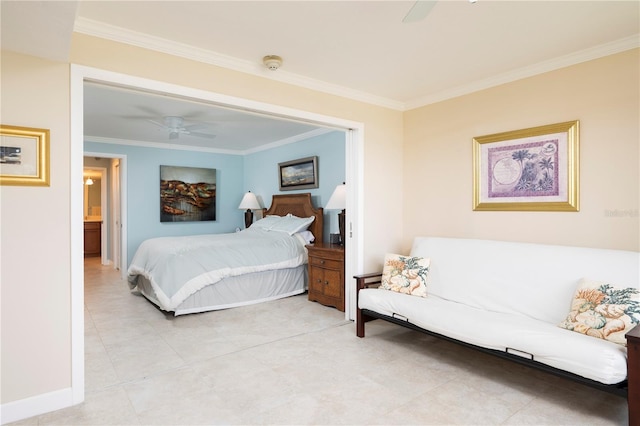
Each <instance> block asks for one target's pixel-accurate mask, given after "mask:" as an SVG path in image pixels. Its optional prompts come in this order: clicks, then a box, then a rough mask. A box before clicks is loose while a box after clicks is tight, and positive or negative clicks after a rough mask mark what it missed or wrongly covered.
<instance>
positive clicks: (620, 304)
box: [559, 279, 640, 345]
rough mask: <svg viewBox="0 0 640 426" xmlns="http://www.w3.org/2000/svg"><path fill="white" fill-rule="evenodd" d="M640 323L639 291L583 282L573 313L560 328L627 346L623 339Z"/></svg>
mask: <svg viewBox="0 0 640 426" xmlns="http://www.w3.org/2000/svg"><path fill="white" fill-rule="evenodd" d="M638 322H640V291H639V290H638V289H637V288H633V287H629V288H620V287H615V286H613V285H611V284H608V283H605V282H596V281H590V280H587V279H582V280H581V281H580V284H579V285H578V288H577V289H576V292H575V294H574V296H573V301H572V303H571V311H570V312H569V315H567V318H566V319H565V320H564V321H562V322H561V323H560V324H559V326H560V327H562V328H566V329H567V330H572V331H575V332H578V333H582V334H586V335H588V336H592V337H597V338H600V339H606V340H609V341H611V342H614V343H618V344H620V345H626V344H627V339H626V338H625V337H624V335H625V334H626V333H627V332H628V331H629V330H631V329H632V328H633V327H634V326H635V325H636V324H638Z"/></svg>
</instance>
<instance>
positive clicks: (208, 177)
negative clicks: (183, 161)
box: [160, 166, 216, 222]
mask: <svg viewBox="0 0 640 426" xmlns="http://www.w3.org/2000/svg"><path fill="white" fill-rule="evenodd" d="M212 220H216V169H206V168H198V167H176V166H160V222H192V221H212Z"/></svg>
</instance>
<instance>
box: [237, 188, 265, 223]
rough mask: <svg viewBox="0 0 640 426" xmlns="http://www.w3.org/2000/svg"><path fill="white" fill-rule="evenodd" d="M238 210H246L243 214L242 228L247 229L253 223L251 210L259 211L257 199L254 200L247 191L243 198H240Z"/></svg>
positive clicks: (253, 195) (254, 196)
mask: <svg viewBox="0 0 640 426" xmlns="http://www.w3.org/2000/svg"><path fill="white" fill-rule="evenodd" d="M238 208H239V209H240V210H244V209H247V211H246V212H244V226H245V228H248V227H250V226H251V224H252V223H253V211H252V210H254V209H259V208H260V203H258V198H256V195H255V194H254V193H252V192H251V191H248V192H247V193H246V194H244V197H242V201H240V205H239V206H238Z"/></svg>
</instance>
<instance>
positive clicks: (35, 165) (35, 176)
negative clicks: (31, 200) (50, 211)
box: [0, 124, 49, 186]
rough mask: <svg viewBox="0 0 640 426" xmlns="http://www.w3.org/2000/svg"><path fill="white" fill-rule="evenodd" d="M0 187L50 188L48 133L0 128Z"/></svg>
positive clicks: (26, 129)
mask: <svg viewBox="0 0 640 426" xmlns="http://www.w3.org/2000/svg"><path fill="white" fill-rule="evenodd" d="M0 184H1V185H18V186H49V130H48V129H36V128H31V127H17V126H7V125H4V124H1V125H0Z"/></svg>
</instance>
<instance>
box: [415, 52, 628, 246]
mask: <svg viewBox="0 0 640 426" xmlns="http://www.w3.org/2000/svg"><path fill="white" fill-rule="evenodd" d="M639 63H640V61H639V50H638V49H635V50H632V51H627V52H624V53H620V54H616V55H612V56H609V57H606V58H601V59H598V60H594V61H590V62H587V63H583V64H579V65H575V66H572V67H568V68H564V69H561V70H557V71H553V72H549V73H546V74H542V75H539V76H535V77H531V78H527V79H524V80H520V81H517V82H513V83H510V84H505V85H503V86H500V87H495V88H492V89H488V90H484V91H481V92H477V93H474V94H470V95H467V96H462V97H459V98H456V99H451V100H448V101H445V102H440V103H437V104H434V105H429V106H425V107H422V108H418V109H415V110H412V111H408V112H406V113H405V115H404V117H405V126H404V128H405V142H404V158H405V161H404V186H405V193H404V194H405V195H404V204H403V207H404V214H403V221H404V235H403V245H404V247H405V248H406V249H408V248H409V247H410V244H411V240H412V238H413V237H414V236H416V235H436V236H450V237H464V238H486V239H497V240H508V241H527V242H536V243H549V244H562V245H576V246H591V247H603V248H614V249H625V250H635V251H637V250H640V234H639V232H640V227H639V217H638V208H639V204H638V200H639V193H640V187H639V181H640V175H639V164H640V150H639V147H640V133H639V131H640V130H639V129H640V120H639V117H640V108H639V100H640V88H639V81H640V80H639V75H640V74H639V69H638V68H639V66H638V64H639ZM571 120H580V150H581V153H580V171H581V175H580V212H577V213H575V212H574V213H570V212H488V211H478V212H474V211H473V210H472V190H473V188H472V150H471V148H472V138H473V137H475V136H482V135H488V134H493V133H499V132H505V131H510V130H517V129H525V128H529V127H535V126H540V125H545V124H552V123H560V122H564V121H571ZM612 212H613V213H612ZM616 215H617V216H616Z"/></svg>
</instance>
